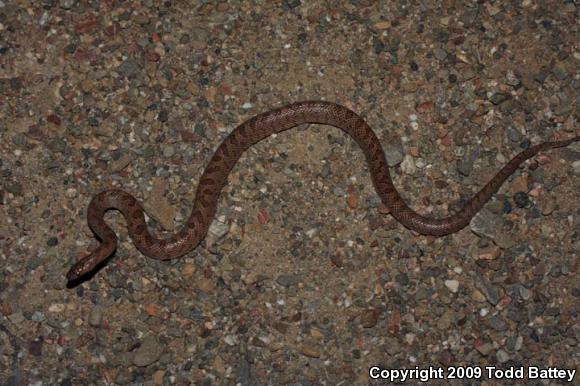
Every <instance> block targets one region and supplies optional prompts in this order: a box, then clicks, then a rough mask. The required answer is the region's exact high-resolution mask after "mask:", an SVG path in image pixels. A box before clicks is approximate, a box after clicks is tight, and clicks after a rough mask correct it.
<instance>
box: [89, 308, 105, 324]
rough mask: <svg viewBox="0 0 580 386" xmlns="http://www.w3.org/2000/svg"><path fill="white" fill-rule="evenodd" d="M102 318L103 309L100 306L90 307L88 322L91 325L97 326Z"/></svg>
mask: <svg viewBox="0 0 580 386" xmlns="http://www.w3.org/2000/svg"><path fill="white" fill-rule="evenodd" d="M102 320H103V309H102V308H101V307H100V306H94V307H93V308H91V313H90V314H89V324H90V325H91V326H93V327H99V326H100V325H101V322H102Z"/></svg>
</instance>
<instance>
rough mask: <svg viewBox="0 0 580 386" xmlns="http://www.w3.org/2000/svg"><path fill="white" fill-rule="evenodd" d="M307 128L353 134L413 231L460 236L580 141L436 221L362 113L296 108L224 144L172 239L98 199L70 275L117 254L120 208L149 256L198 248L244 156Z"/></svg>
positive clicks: (383, 194)
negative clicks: (524, 178)
mask: <svg viewBox="0 0 580 386" xmlns="http://www.w3.org/2000/svg"><path fill="white" fill-rule="evenodd" d="M303 123H320V124H326V125H331V126H335V127H337V128H339V129H342V130H343V131H344V132H346V133H347V134H349V135H350V136H351V137H352V138H353V139H354V140H355V141H356V142H357V144H358V145H359V146H360V148H361V149H362V151H363V152H364V154H365V157H366V161H367V163H368V167H369V171H370V175H371V178H372V181H373V185H374V187H375V190H376V192H377V194H378V195H379V196H380V198H381V200H382V202H383V204H384V205H385V206H386V207H387V208H388V209H389V211H390V213H391V214H392V215H393V217H395V219H397V221H399V222H400V223H401V224H403V225H404V226H405V227H407V228H409V229H411V230H414V231H416V232H418V233H421V234H426V235H434V236H443V235H446V234H449V233H453V232H457V231H458V230H460V229H462V228H463V227H465V226H466V225H467V224H469V221H470V220H471V218H472V217H473V216H474V215H475V214H476V213H477V212H478V211H479V210H480V209H481V208H482V206H483V205H484V204H485V203H486V202H487V201H488V200H489V199H490V198H491V196H492V195H493V194H494V193H495V192H497V190H498V189H499V188H500V186H501V185H502V183H503V182H504V181H505V180H506V179H507V178H508V177H509V176H510V175H511V174H513V172H514V171H515V170H516V169H517V168H518V166H519V165H520V164H521V163H522V162H524V161H525V160H527V159H529V158H530V157H533V156H534V155H536V154H537V153H538V152H540V151H543V150H547V149H552V148H557V147H563V146H567V145H569V144H571V143H572V142H576V141H579V140H580V137H578V136H576V137H574V138H571V139H568V140H565V141H555V142H544V143H541V144H538V145H535V146H532V147H530V148H528V149H526V150H524V151H522V152H521V153H519V154H518V155H517V156H515V157H514V158H513V159H512V160H511V161H510V162H508V163H507V164H506V165H505V166H504V167H503V168H502V169H501V170H500V171H499V172H498V173H497V174H496V175H495V176H494V177H493V178H492V179H491V180H490V181H489V182H488V183H487V184H486V185H485V186H484V187H483V188H482V189H481V190H480V191H479V192H478V193H477V194H475V195H474V196H473V197H472V198H471V199H470V200H469V201H468V202H467V203H466V204H465V206H464V207H463V208H462V210H461V211H459V212H458V213H456V214H454V215H452V216H449V217H445V218H441V219H435V218H429V217H424V216H421V215H420V214H418V213H416V212H415V211H413V210H412V209H411V208H409V206H407V204H406V203H405V202H404V201H403V199H402V198H401V196H400V195H399V193H398V192H397V189H396V188H395V186H394V185H393V181H392V179H391V176H390V173H389V167H388V165H387V162H386V160H385V154H384V152H383V149H382V146H381V144H380V142H379V140H378V138H377V137H376V135H375V134H374V132H373V131H372V129H371V128H370V127H369V125H368V124H367V123H366V122H365V121H364V120H363V119H362V118H361V117H360V116H359V115H357V114H356V113H354V112H353V111H351V110H349V109H348V108H346V107H344V106H341V105H338V104H335V103H330V102H319V101H310V102H297V103H293V104H290V105H287V106H284V107H281V108H277V109H274V110H270V111H268V112H265V113H263V114H259V115H256V116H254V117H253V118H250V119H248V120H247V121H245V122H244V123H242V124H241V125H239V126H238V127H236V128H235V129H234V131H233V132H232V133H231V134H230V135H228V136H227V137H226V138H225V139H224V141H223V142H222V144H221V145H220V146H219V147H218V148H217V150H216V151H215V153H214V154H213V156H212V158H211V160H210V161H209V163H208V165H207V167H206V169H205V170H204V172H203V174H202V176H201V178H200V181H199V184H198V186H197V192H196V194H195V199H194V201H193V208H192V211H191V215H190V217H189V219H188V220H187V223H186V224H185V226H184V227H183V229H181V231H180V232H179V233H177V234H175V235H173V236H172V237H171V238H169V239H158V238H156V237H154V236H152V235H151V233H149V230H148V229H147V225H146V223H145V216H144V212H143V209H142V207H141V205H140V204H139V203H138V202H137V200H136V199H135V197H133V196H132V195H131V194H129V193H126V192H124V191H122V190H118V189H111V190H105V191H103V192H101V193H99V194H97V195H96V196H94V197H93V199H92V200H91V202H90V204H89V207H88V211H87V219H88V223H89V226H90V227H91V229H92V230H93V232H94V233H95V235H96V236H97V237H98V238H99V239H100V240H101V244H100V245H99V246H98V247H97V249H95V250H94V251H93V252H92V253H91V254H89V255H88V256H86V257H84V258H83V259H81V260H80V261H79V262H77V263H76V264H75V265H74V266H73V267H72V268H71V269H70V270H69V272H68V273H67V278H68V279H69V280H75V279H78V278H80V277H81V276H83V275H85V274H87V273H89V272H91V271H92V270H93V269H94V268H95V267H96V266H97V265H98V264H99V263H101V262H103V261H104V260H106V259H107V258H108V257H109V256H111V255H112V254H113V252H114V251H115V249H116V247H117V236H116V234H115V232H113V230H112V229H111V228H110V227H109V226H108V225H107V224H106V223H105V221H104V219H103V215H104V214H105V212H106V211H107V210H109V209H117V210H119V211H121V213H122V214H123V216H125V218H126V220H127V225H128V230H129V235H130V236H131V239H132V240H133V242H134V244H135V246H136V247H137V249H139V250H140V251H141V252H142V253H143V254H145V255H146V256H148V257H151V258H154V259H159V260H168V259H173V258H176V257H179V256H183V255H184V254H186V253H188V252H189V251H191V250H193V249H194V248H195V247H196V246H197V245H198V244H199V243H200V242H201V241H202V240H203V238H204V237H205V235H206V233H207V230H208V228H209V225H210V223H211V221H212V220H213V217H214V215H215V212H216V207H217V204H218V199H219V196H220V193H221V190H222V188H223V186H224V185H225V183H226V180H227V177H228V174H229V173H230V171H231V169H232V168H233V167H234V165H235V164H236V162H237V161H238V159H239V158H240V156H241V155H242V154H243V153H244V151H245V150H247V149H248V148H249V147H250V146H252V145H253V144H255V143H256V142H259V141H261V140H262V139H265V138H267V137H269V136H270V135H272V134H274V133H279V132H281V131H284V130H288V129H290V128H292V127H295V126H297V125H300V124H303Z"/></svg>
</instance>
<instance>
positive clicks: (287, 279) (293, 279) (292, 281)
mask: <svg viewBox="0 0 580 386" xmlns="http://www.w3.org/2000/svg"><path fill="white" fill-rule="evenodd" d="M299 281H300V279H299V278H298V276H296V275H280V276H278V278H277V279H276V283H278V284H279V285H281V286H282V287H291V286H293V285H296V284H297V283H298V282H299Z"/></svg>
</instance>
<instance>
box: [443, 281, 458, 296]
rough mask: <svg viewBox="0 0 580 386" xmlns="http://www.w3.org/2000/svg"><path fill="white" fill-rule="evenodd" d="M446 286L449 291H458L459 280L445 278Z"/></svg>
mask: <svg viewBox="0 0 580 386" xmlns="http://www.w3.org/2000/svg"><path fill="white" fill-rule="evenodd" d="M445 287H447V288H448V289H449V291H451V292H453V293H456V292H457V291H458V290H459V282H458V281H457V280H445Z"/></svg>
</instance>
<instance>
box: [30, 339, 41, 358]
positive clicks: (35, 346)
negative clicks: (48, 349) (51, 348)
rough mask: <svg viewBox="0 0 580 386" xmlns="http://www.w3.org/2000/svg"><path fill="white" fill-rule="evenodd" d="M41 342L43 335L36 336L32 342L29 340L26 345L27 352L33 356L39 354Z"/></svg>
mask: <svg viewBox="0 0 580 386" xmlns="http://www.w3.org/2000/svg"><path fill="white" fill-rule="evenodd" d="M43 343H44V339H43V337H38V338H36V339H34V340H33V341H32V342H30V346H28V352H30V355H33V356H35V357H39V356H41V355H42V345H43Z"/></svg>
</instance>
